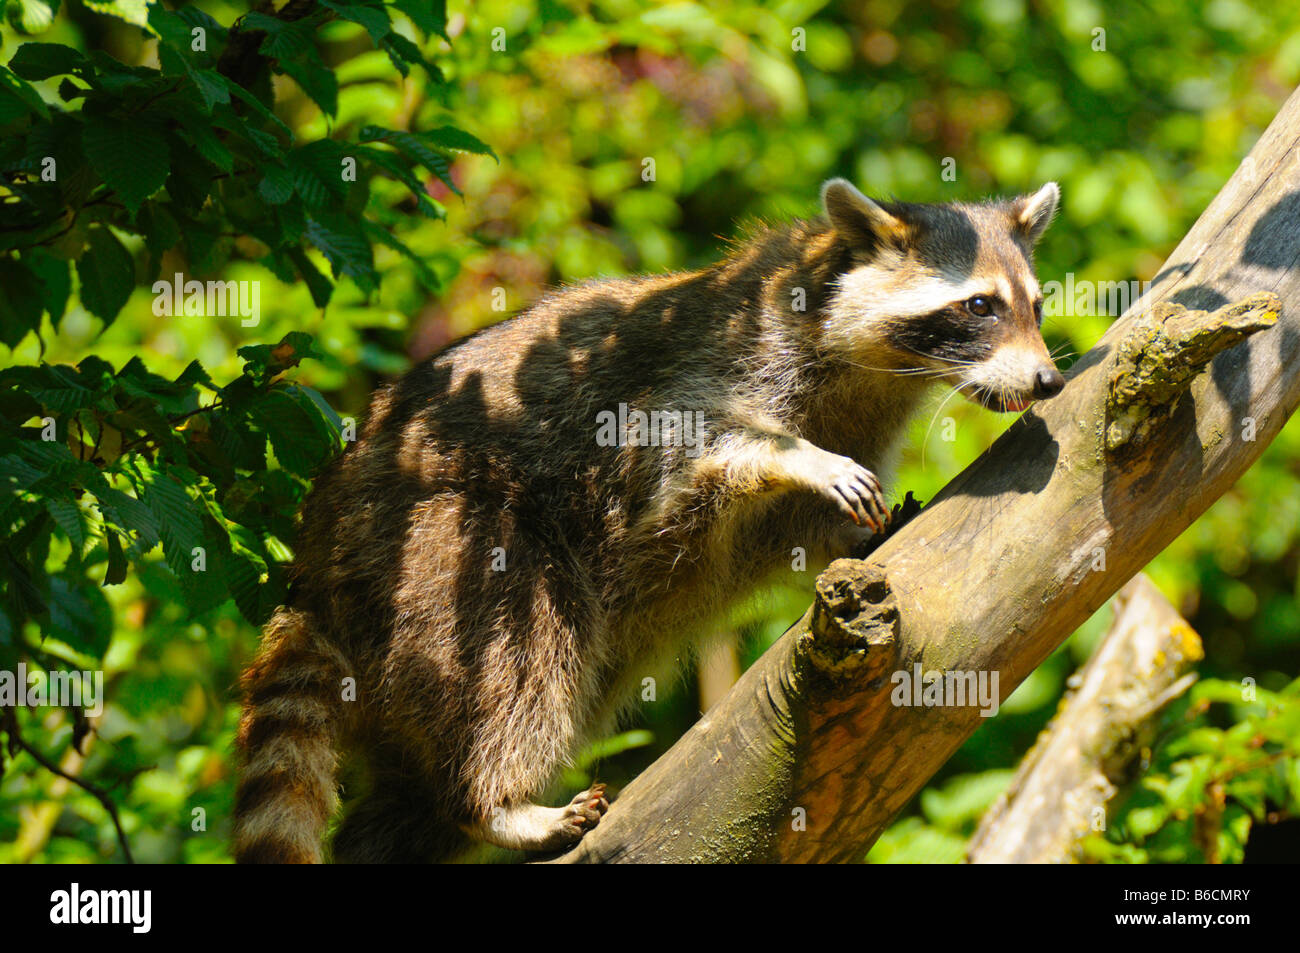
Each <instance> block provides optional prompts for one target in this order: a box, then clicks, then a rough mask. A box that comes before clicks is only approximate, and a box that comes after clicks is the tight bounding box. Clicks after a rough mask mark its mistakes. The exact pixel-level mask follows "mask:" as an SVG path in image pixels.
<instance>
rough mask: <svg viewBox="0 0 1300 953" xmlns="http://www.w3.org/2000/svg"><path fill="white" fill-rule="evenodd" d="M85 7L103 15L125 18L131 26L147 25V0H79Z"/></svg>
mask: <svg viewBox="0 0 1300 953" xmlns="http://www.w3.org/2000/svg"><path fill="white" fill-rule="evenodd" d="M81 2H82V3H83V4H84V5H85V7H86V8H87V9H89V10H94V11H95V12H96V13H102V14H104V15H105V16H110V17H116V18H117V19H119V20H125V21H126V22H127V23H130V24H131V25H132V26H138V27H146V26H148V25H149V0H103V2H101V0H81Z"/></svg>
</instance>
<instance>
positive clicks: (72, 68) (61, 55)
mask: <svg viewBox="0 0 1300 953" xmlns="http://www.w3.org/2000/svg"><path fill="white" fill-rule="evenodd" d="M9 68H10V69H11V70H13V71H14V72H15V73H17V74H18V75H19V76H21V77H22V78H23V79H30V80H32V81H36V80H42V79H49V78H50V77H51V76H60V75H63V74H65V73H70V74H71V75H73V76H79V77H81V78H82V79H84V80H86V81H87V82H89V81H90V79H91V78H92V77H93V76H94V75H95V71H94V68H93V67H92V66H91V65H90V61H89V60H87V59H86V58H85V57H84V56H82V55H81V54H80V53H78V52H77V51H76V50H74V49H72V47H70V46H64V45H63V44H62V43H24V44H23V45H22V46H20V47H18V51H17V52H16V53H14V55H13V58H12V59H10V60H9Z"/></svg>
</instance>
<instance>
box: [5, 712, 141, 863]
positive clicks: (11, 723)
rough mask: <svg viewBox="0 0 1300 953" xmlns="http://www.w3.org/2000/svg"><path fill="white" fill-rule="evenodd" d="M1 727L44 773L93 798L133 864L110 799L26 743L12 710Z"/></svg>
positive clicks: (114, 805) (127, 859)
mask: <svg viewBox="0 0 1300 953" xmlns="http://www.w3.org/2000/svg"><path fill="white" fill-rule="evenodd" d="M3 725H4V730H5V733H6V734H7V735H8V736H9V741H10V742H11V743H12V744H13V745H14V746H16V747H18V748H20V749H21V750H23V751H26V752H27V753H28V754H29V755H31V757H32V760H34V761H35V762H36V763H37V764H39V765H40V766H41V767H42V768H44V769H45V770H46V771H49V772H50V773H51V774H53V775H56V776H58V777H60V778H63V779H64V780H65V781H70V782H72V783H73V784H75V785H76V786H77V787H79V788H81V789H82V790H83V791H85V792H86V793H87V794H89V795H90V796H91V797H93V798H94V799H95V800H97V801H98V802H99V803H100V804H101V805H102V806H103V808H104V810H105V811H107V812H108V816H109V817H110V818H111V819H112V821H113V827H114V828H116V830H117V843H118V845H119V846H120V847H121V848H122V854H123V856H124V857H126V862H127V863H128V864H134V863H135V858H134V857H132V856H131V845H130V844H129V843H128V842H127V839H126V831H125V830H123V829H122V819H121V818H120V817H118V814H117V805H116V804H114V803H113V801H112V799H111V798H110V797H109V796H108V795H107V794H105V793H104V792H103V791H101V790H99V788H97V787H95V786H94V785H93V784H91V783H90V782H89V781H85V780H82V779H81V778H79V777H77V776H76V775H74V774H69V773H68V772H67V771H64V770H63V769H62V768H60V767H59V766H58V765H57V764H55V763H54V762H53V761H51V760H49V759H48V758H47V757H45V755H43V754H41V753H40V752H39V751H37V750H36V749H35V748H34V747H32V746H31V745H30V744H29V743H28V742H27V739H25V738H24V737H23V736H22V733H21V732H20V731H19V730H18V717H17V716H16V715H15V714H14V711H13V709H6V711H5V713H4V720H3Z"/></svg>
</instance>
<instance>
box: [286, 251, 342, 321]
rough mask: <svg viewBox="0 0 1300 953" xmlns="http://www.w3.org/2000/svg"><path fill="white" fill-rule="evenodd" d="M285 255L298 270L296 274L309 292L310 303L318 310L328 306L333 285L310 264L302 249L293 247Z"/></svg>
mask: <svg viewBox="0 0 1300 953" xmlns="http://www.w3.org/2000/svg"><path fill="white" fill-rule="evenodd" d="M286 254H287V255H288V256H289V260H290V261H292V262H293V264H294V267H295V268H297V269H298V274H299V275H300V276H302V280H303V281H305V282H306V283H307V290H308V291H310V292H311V300H312V303H313V304H315V305H316V307H318V308H323V307H325V306H326V305H327V304H329V303H330V295H331V294H332V293H333V292H334V285H333V284H331V283H330V280H329V279H328V278H326V277H325V276H324V275H322V274H321V273H320V271H319V270H318V269H317V268H316V266H315V265H313V264H312V261H311V259H310V258H308V257H307V253H306V252H305V251H303V250H302V248H300V247H298V246H294V247H293V248H290V249H289V250H288V251H287V252H286Z"/></svg>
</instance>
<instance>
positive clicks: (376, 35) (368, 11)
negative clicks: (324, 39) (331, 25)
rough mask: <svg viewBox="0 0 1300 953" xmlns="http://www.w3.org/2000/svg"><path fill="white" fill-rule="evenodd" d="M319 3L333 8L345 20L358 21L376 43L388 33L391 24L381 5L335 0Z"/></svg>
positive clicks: (323, 0) (322, 0)
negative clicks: (363, 4)
mask: <svg viewBox="0 0 1300 953" xmlns="http://www.w3.org/2000/svg"><path fill="white" fill-rule="evenodd" d="M320 5H321V6H323V7H326V8H327V9H330V10H333V11H334V12H335V13H337V14H338V15H339V16H341V17H342V18H343V19H345V20H351V21H352V22H353V23H359V24H360V25H361V26H363V27H365V28H366V32H367V33H369V34H370V39H371V40H373V41H374V42H375V43H378V42H379V41H380V40H382V39H383V38H384V37H385V36H387V35H388V32H389V30H391V29H392V24H391V23H390V22H389V20H388V11H387V10H385V9H383V7H377V6H376V7H371V6H362V5H361V4H359V3H338V2H336V0H320Z"/></svg>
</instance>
